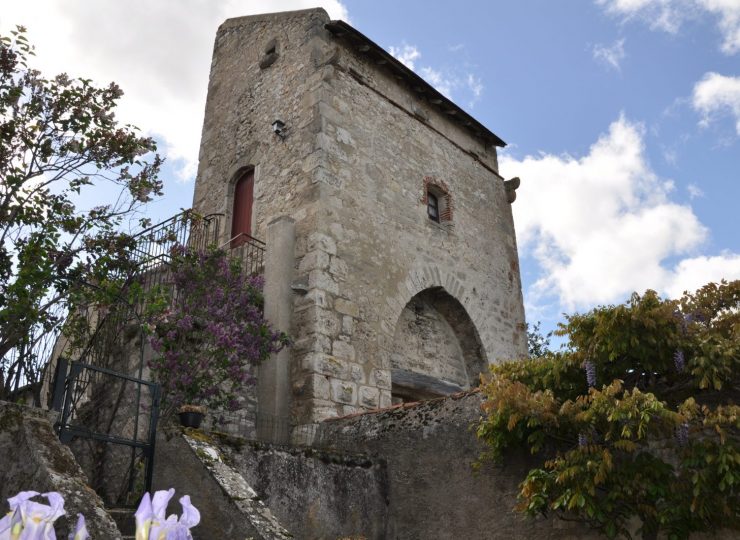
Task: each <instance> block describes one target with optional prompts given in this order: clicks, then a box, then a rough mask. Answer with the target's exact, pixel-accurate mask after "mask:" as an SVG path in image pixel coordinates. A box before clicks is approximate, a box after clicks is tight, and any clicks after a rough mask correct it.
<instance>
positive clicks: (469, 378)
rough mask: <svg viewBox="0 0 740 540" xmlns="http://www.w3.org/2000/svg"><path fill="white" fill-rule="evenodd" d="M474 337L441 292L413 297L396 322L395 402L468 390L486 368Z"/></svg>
mask: <svg viewBox="0 0 740 540" xmlns="http://www.w3.org/2000/svg"><path fill="white" fill-rule="evenodd" d="M486 364H487V362H486V358H485V353H484V351H483V347H482V346H481V342H480V338H479V336H478V332H477V330H476V329H475V325H474V324H473V321H472V320H471V319H470V316H469V315H468V313H467V312H466V311H465V308H464V307H463V306H462V304H460V302H458V301H457V300H456V299H455V298H454V297H453V296H451V295H450V294H449V293H447V291H445V290H444V288H442V287H434V288H430V289H425V290H423V291H422V292H420V293H419V294H417V295H416V296H414V297H413V298H412V299H411V300H410V301H409V302H408V304H406V307H405V308H404V309H403V311H402V312H401V315H400V317H399V318H398V322H397V323H396V328H395V333H394V337H393V347H392V349H391V383H392V389H391V393H392V398H393V402H394V403H400V402H405V401H418V400H421V399H431V398H434V397H439V396H444V395H449V394H453V393H455V392H459V391H462V390H468V389H470V388H472V387H474V386H476V385H477V384H478V376H479V375H480V373H481V372H483V370H484V369H485V367H486Z"/></svg>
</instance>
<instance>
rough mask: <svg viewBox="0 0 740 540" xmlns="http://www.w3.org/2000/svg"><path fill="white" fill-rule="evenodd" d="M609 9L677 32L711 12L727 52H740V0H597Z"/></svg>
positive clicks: (614, 13) (651, 25)
mask: <svg viewBox="0 0 740 540" xmlns="http://www.w3.org/2000/svg"><path fill="white" fill-rule="evenodd" d="M596 3H597V4H598V5H601V6H603V7H604V8H605V9H606V11H607V12H608V13H611V14H613V15H617V16H621V17H624V18H626V19H632V18H639V19H642V20H644V21H646V22H648V24H649V25H650V27H651V28H653V29H656V30H663V31H665V32H670V33H672V34H675V33H677V32H678V31H679V30H680V28H681V25H682V24H683V23H684V22H685V21H687V20H691V19H696V18H698V17H701V16H702V15H705V14H708V15H711V16H712V17H714V18H715V19H716V20H717V26H718V28H719V31H720V33H721V34H722V39H723V41H722V44H721V45H720V49H721V50H722V52H724V53H725V54H735V53H737V52H740V2H738V0H596Z"/></svg>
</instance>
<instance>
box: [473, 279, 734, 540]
mask: <svg viewBox="0 0 740 540" xmlns="http://www.w3.org/2000/svg"><path fill="white" fill-rule="evenodd" d="M557 333H558V334H559V335H561V336H566V337H567V338H568V346H567V347H566V348H565V350H563V351H560V352H558V353H552V352H546V353H545V354H543V355H542V356H539V357H535V358H531V359H529V360H526V361H519V362H508V363H504V364H501V365H498V366H494V367H492V368H491V372H490V374H489V375H488V376H487V377H486V378H485V380H484V382H483V384H482V386H481V389H482V392H483V394H484V396H485V400H484V402H483V406H482V409H483V413H484V415H483V417H482V419H481V422H480V424H479V426H478V430H477V433H478V436H479V437H480V438H481V439H482V440H483V441H485V442H486V443H487V448H488V450H487V452H486V453H485V455H484V456H483V457H484V458H486V459H493V460H496V461H502V460H505V459H506V456H507V453H508V452H512V451H516V450H518V449H521V448H524V449H526V450H527V451H529V452H530V453H531V454H533V455H534V456H535V458H536V459H537V460H538V465H537V466H536V467H535V468H533V469H531V470H530V471H529V472H528V474H527V476H526V478H525V479H524V481H523V482H522V484H521V485H520V493H519V504H518V506H517V508H518V510H520V511H522V512H524V513H526V514H528V515H538V514H550V513H554V514H555V515H558V516H559V517H563V518H565V519H577V520H581V521H583V522H585V523H587V524H589V525H590V526H592V527H594V528H596V529H598V530H600V531H602V532H603V533H605V534H607V535H608V536H609V537H612V538H613V537H615V536H618V535H626V536H629V535H630V524H631V523H634V518H638V519H639V521H640V522H641V523H642V526H641V530H640V532H641V534H642V535H643V536H644V537H648V538H653V537H655V536H656V535H658V534H665V535H666V536H667V537H668V538H686V537H687V536H688V535H689V534H690V533H691V532H693V531H712V530H716V529H719V528H723V527H725V528H730V529H740V490H739V488H740V447H739V446H738V440H739V438H740V407H738V405H737V403H738V397H739V396H738V382H739V381H738V373H740V371H739V369H738V368H740V348H739V347H740V281H734V282H730V283H727V282H722V283H721V284H713V283H710V284H708V285H706V286H704V287H702V288H701V289H699V290H698V291H697V292H696V293H694V294H685V295H684V296H683V298H681V299H680V300H676V301H674V300H665V299H661V298H660V297H659V296H658V295H657V294H656V293H655V292H654V291H647V292H646V293H645V294H644V295H642V296H639V295H637V294H634V295H632V297H631V298H630V300H629V301H628V302H627V303H626V304H624V305H618V306H606V307H599V308H596V309H594V310H592V311H590V312H588V313H585V314H578V315H572V316H569V317H567V322H566V323H565V324H561V325H560V328H559V330H558V331H557ZM584 368H586V369H588V370H591V376H592V377H594V378H595V383H594V381H592V385H591V387H589V384H588V382H587V376H586V373H585V372H584V371H585V369H584ZM632 532H634V531H632Z"/></svg>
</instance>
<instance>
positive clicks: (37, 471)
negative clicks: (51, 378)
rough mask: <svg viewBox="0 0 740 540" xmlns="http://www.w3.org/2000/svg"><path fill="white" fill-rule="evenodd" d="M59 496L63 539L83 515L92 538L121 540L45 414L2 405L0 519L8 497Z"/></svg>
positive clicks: (58, 522) (59, 524)
mask: <svg viewBox="0 0 740 540" xmlns="http://www.w3.org/2000/svg"><path fill="white" fill-rule="evenodd" d="M28 490H32V491H38V492H40V493H45V492H48V491H57V492H59V493H60V494H61V495H62V496H63V497H64V501H65V509H66V511H67V515H66V516H64V517H62V518H60V519H59V520H58V521H57V527H56V530H57V533H60V534H59V538H67V535H68V533H69V532H70V530H71V528H73V527H74V525H75V524H76V522H77V514H78V513H82V514H83V515H84V516H85V519H86V521H87V528H88V530H89V532H90V534H91V535H92V537H93V538H110V539H116V538H121V535H120V534H119V532H118V530H117V529H116V526H115V523H114V522H113V520H112V519H111V517H110V516H109V515H108V513H107V512H106V511H105V508H104V507H103V501H102V500H101V499H100V497H98V496H97V495H96V494H95V492H94V491H93V490H91V489H90V488H89V487H87V478H85V475H84V473H83V472H82V469H80V466H79V465H78V464H77V463H76V462H75V460H74V457H73V456H72V452H70V450H69V448H67V447H66V446H64V445H62V444H61V443H60V442H59V439H58V438H57V436H56V435H55V434H54V432H53V431H52V427H51V423H50V422H49V419H48V417H47V416H46V414H45V413H44V412H43V411H41V410H40V409H31V408H26V407H22V406H19V405H13V404H10V403H6V402H0V514H2V515H4V514H5V512H6V511H7V503H6V502H5V500H6V499H7V498H8V497H12V496H14V495H16V494H17V493H18V492H20V491H28Z"/></svg>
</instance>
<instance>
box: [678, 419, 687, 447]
mask: <svg viewBox="0 0 740 540" xmlns="http://www.w3.org/2000/svg"><path fill="white" fill-rule="evenodd" d="M676 440H677V441H678V444H679V446H686V445H688V444H689V424H688V423H686V422H684V423H683V424H680V425H678V426H676Z"/></svg>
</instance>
